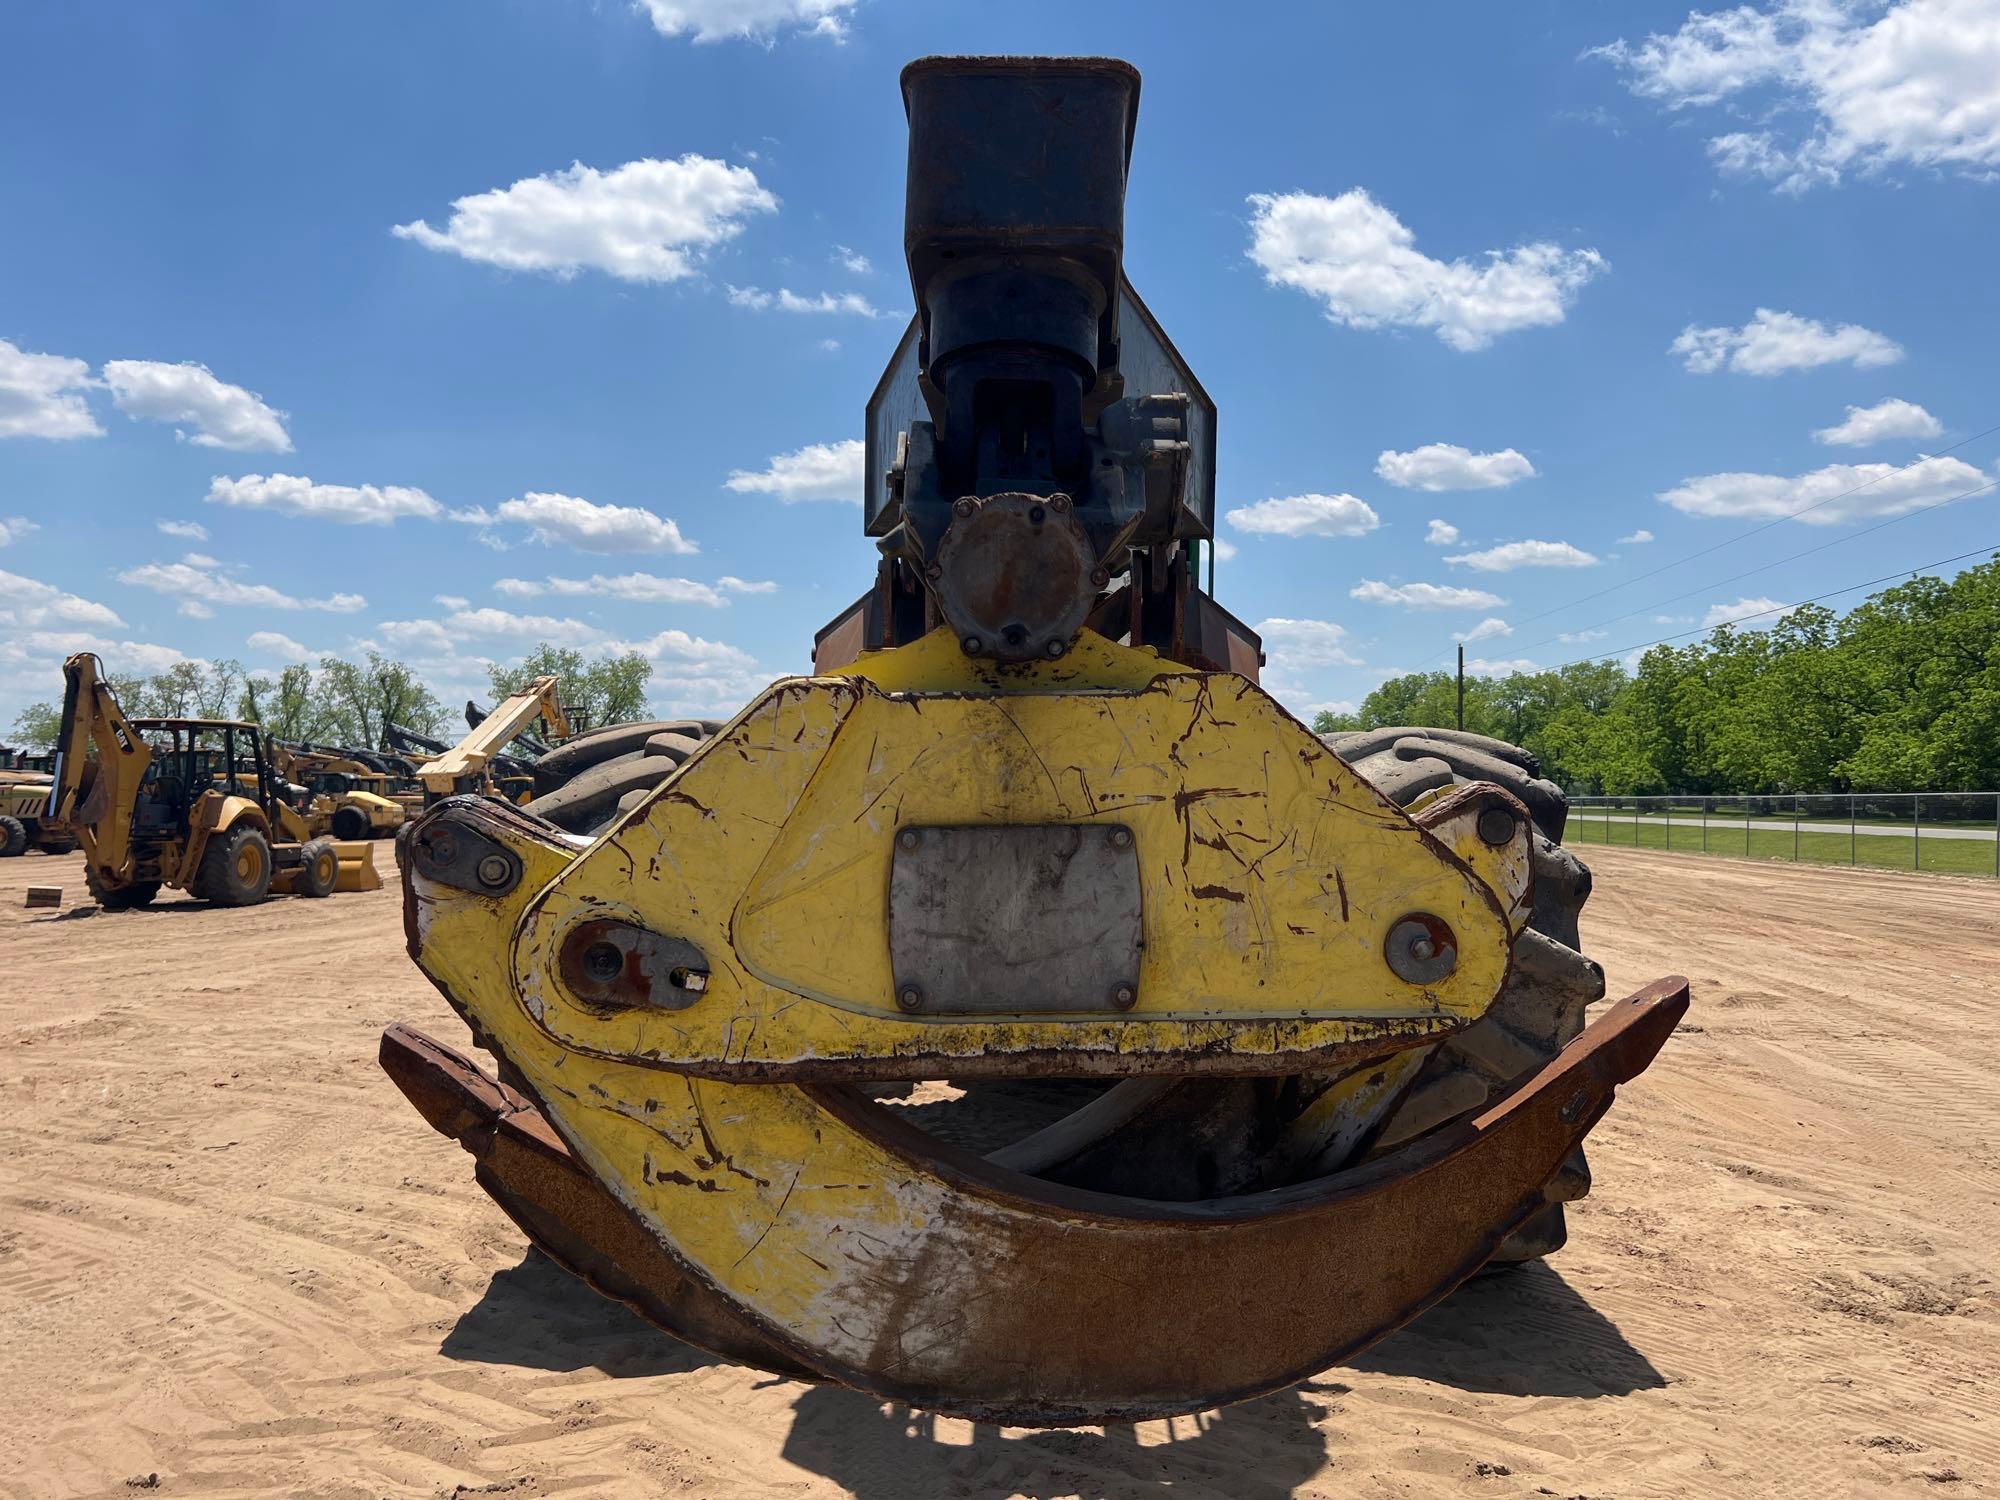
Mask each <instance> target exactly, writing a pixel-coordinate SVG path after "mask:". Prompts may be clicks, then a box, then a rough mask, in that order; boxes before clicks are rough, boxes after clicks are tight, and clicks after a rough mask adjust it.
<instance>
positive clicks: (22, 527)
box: [0, 516, 42, 547]
mask: <svg viewBox="0 0 2000 1500" xmlns="http://www.w3.org/2000/svg"><path fill="white" fill-rule="evenodd" d="M41 529H42V528H41V527H40V526H38V525H37V524H36V523H35V522H33V521H30V520H29V519H28V518H27V517H26V516H8V517H7V518H6V519H5V520H4V521H0V547H5V546H7V545H9V544H10V543H13V542H18V541H20V540H21V538H22V537H24V536H26V535H27V534H28V533H29V532H31V531H40V530H41Z"/></svg>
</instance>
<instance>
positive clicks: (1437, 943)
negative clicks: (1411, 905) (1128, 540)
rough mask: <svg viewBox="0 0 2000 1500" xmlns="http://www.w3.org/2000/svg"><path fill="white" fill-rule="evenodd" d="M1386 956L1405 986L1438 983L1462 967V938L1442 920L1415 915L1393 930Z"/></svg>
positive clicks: (1405, 918) (1386, 948)
mask: <svg viewBox="0 0 2000 1500" xmlns="http://www.w3.org/2000/svg"><path fill="white" fill-rule="evenodd" d="M1382 957H1383V959H1384V961H1385V962H1387V964H1388V965H1389V972H1390V973H1392V974H1394V975H1395V976H1396V977H1397V978H1398V979H1400V980H1402V981H1403V982H1404V983H1405V984H1417V985H1431V984H1437V983H1438V982H1439V981H1441V980H1444V979H1447V978H1449V977H1450V976H1451V973H1452V971H1453V970H1455V969H1456V968H1457V967H1458V938H1457V937H1456V936H1455V935H1454V934H1453V932H1452V930H1451V928H1450V926H1449V925H1447V924H1446V923H1445V922H1444V920H1443V919H1442V918H1439V917H1434V916H1432V915H1431V914H1430V913H1428V912H1412V913H1410V915H1408V916H1407V917H1404V918H1402V919H1401V920H1399V921H1398V922H1397V923H1396V924H1395V925H1394V926H1393V927H1391V928H1390V929H1389V936H1388V939H1387V941H1385V942H1384V943H1383V945H1382Z"/></svg>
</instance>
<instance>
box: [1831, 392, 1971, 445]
mask: <svg viewBox="0 0 2000 1500" xmlns="http://www.w3.org/2000/svg"><path fill="white" fill-rule="evenodd" d="M1943 431H1944V424H1943V423H1942V422H1940V421H1938V419H1937V418H1936V417H1934V416H1932V415H1931V414H1930V413H1929V412H1927V411H1925V410H1924V409H1923V408H1922V407H1921V406H1919V405H1917V403H1916V402H1914V401H1903V400H1899V399H1898V398H1897V397H1895V396H1891V397H1889V399H1888V400H1886V401H1878V402H1876V403H1875V404H1874V405H1873V406H1850V407H1848V408H1847V417H1846V419H1845V420H1844V421H1840V422H1836V423H1835V424H1834V425H1833V426H1831V427H1822V428H1820V429H1819V430H1818V431H1817V432H1815V433H1814V434H1813V437H1814V439H1815V440H1817V441H1819V442H1822V443H1827V444H1830V445H1833V446H1837V447H1842V448H1864V447H1866V446H1867V445H1868V444H1870V443H1886V442H1888V441H1890V440H1891V439H1892V438H1934V437H1936V436H1937V435H1938V434H1939V433H1941V432H1943Z"/></svg>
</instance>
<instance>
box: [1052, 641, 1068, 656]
mask: <svg viewBox="0 0 2000 1500" xmlns="http://www.w3.org/2000/svg"><path fill="white" fill-rule="evenodd" d="M1067 650H1069V645H1068V643H1067V642H1065V641H1050V642H1049V660H1050V661H1054V660H1055V659H1056V658H1057V657H1058V656H1061V655H1062V654H1063V653H1064V652H1065V651H1067Z"/></svg>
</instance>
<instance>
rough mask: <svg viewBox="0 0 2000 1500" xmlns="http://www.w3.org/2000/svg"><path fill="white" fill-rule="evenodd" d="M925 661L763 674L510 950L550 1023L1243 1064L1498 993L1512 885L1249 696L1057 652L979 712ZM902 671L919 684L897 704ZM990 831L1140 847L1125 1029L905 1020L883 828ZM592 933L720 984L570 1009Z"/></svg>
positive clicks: (794, 1057) (607, 1031) (769, 1058)
mask: <svg viewBox="0 0 2000 1500" xmlns="http://www.w3.org/2000/svg"><path fill="white" fill-rule="evenodd" d="M941 644H942V647H943V648H946V649H943V650H941V649H939V647H940V637H932V638H931V639H929V640H927V641H926V642H923V643H920V644H919V645H917V646H914V647H907V648H904V650H903V651H899V652H891V653H883V654H881V655H880V656H878V657H876V658H874V659H873V660H872V661H871V662H870V664H869V666H868V669H867V671H866V673H865V675H864V674H855V675H852V676H847V677H838V678H818V679H792V680H789V681H787V682H783V683H780V684H778V685H776V686H775V687H773V688H772V689H771V690H770V691H769V692H768V693H766V694H765V696H764V697H763V698H762V699H761V700H759V702H758V703H756V704H755V705H753V706H752V707H751V709H749V710H748V711H746V712H745V713H744V714H742V715H739V716H738V718H737V719H736V720H735V721H734V722H732V723H731V724H730V725H729V726H728V727H727V728H726V729H725V730H724V732H723V733H722V734H721V735H720V736H718V737H717V739H716V740H715V741H712V742H711V743H710V744H709V745H708V746H707V747H705V748H704V750H703V752H702V753H701V754H700V755H699V756H697V757H695V758H694V759H691V760H690V761H689V762H688V763H687V764H686V765H685V766H683V767H682V769H681V771H680V773H679V774H678V775H677V776H676V777H675V778H674V779H673V780H672V781H670V782H668V783H667V784H666V785H665V786H663V787H662V788H661V789H660V790H659V791H658V792H657V793H655V794H654V796H653V797H652V798H651V799H650V800H649V801H648V802H647V803H646V804H645V805H644V806H642V807H641V808H640V809H637V810H635V811H634V812H633V813H632V814H630V815H628V816H627V818H626V819H625V820H624V822H623V823H622V825H621V826H620V827H619V828H618V829H616V830H615V831H614V832H613V833H612V834H611V835H610V836H608V837H607V838H605V839H604V840H602V841H600V842H599V843H598V844H597V845H596V846H595V847H594V848H593V849H591V850H590V852H589V853H587V854H585V855H584V856H583V857H582V858H580V859H579V860H578V861H577V862H576V864H575V865H574V866H573V867H572V868H571V869H569V870H568V871H566V872H565V873H564V875H563V876H562V878H561V879H560V880H559V881H557V882H555V883H554V884H553V885H551V887H550V888H549V889H548V890H547V891H546V892H545V893H543V895H542V896H541V897H540V898H539V899H538V900H537V902H536V903H535V905H534V906H533V907H532V908H531V910H530V912H529V915H528V918H527V920H526V921H525V922H524V923H523V925H522V929H521V933H520V936H519V940H518V942H517V945H516V952H515V955H514V965H515V973H516V978H517V982H518V983H519V984H520V986H521V988H522V991H523V994H524V995H525V996H526V997H527V1001H528V1005H529V1008H530V1010H531V1012H532V1013H533V1014H534V1015H535V1016H536V1017H537V1019H538V1020H539V1021H540V1022H541V1024H542V1025H543V1026H544V1027H545V1028H546V1029H547V1030H548V1031H549V1033H550V1034H551V1035H552V1036H554V1037H556V1038H557V1039H559V1040H561V1041H563V1042H565V1043H567V1044H569V1045H571V1046H573V1047H576V1048H578V1049H580V1050H587V1051H590V1052H593V1053H596V1054H598V1055H601V1056H631V1057H638V1058H643V1059H647V1060H651V1061H655V1062H659V1063H662V1064H666V1065H669V1066H671V1065H673V1064H675V1063H687V1062H705V1063H711V1064H713V1063H725V1064H742V1063H749V1064H756V1065H764V1066H770V1065H782V1064H786V1063H791V1062H798V1061H803V1060H818V1059H879V1058H887V1057H897V1056H915V1055H921V1056H923V1057H926V1058H934V1059H938V1060H940V1063H942V1061H943V1060H946V1059H950V1058H963V1057H969V1056H986V1057H991V1056H994V1055H996V1054H1004V1053H1008V1052H1028V1051H1037V1050H1041V1049H1045V1048H1050V1047H1059V1048H1062V1049H1064V1050H1065V1051H1066V1052H1067V1053H1069V1054H1070V1055H1071V1056H1073V1057H1086V1056H1089V1055H1091V1054H1099V1055H1114V1056H1115V1055H1123V1056H1126V1057H1128V1058H1129V1057H1131V1056H1133V1055H1136V1054H1152V1055H1156V1056H1164V1055H1171V1054H1176V1053H1183V1052H1186V1051H1190V1050H1193V1049H1196V1048H1200V1049H1202V1050H1204V1051H1205V1052H1207V1053H1209V1054H1210V1055H1214V1054H1216V1053H1226V1054H1230V1055H1235V1056H1242V1057H1246V1058H1247V1057H1255V1056H1268V1055H1271V1054H1274V1053H1287V1054H1296V1053H1300V1052H1306V1051H1310V1050H1313V1049H1326V1048H1329V1047H1332V1046H1334V1045H1337V1044H1340V1043H1343V1042H1348V1041H1352V1040H1354V1039H1356V1038H1363V1037H1367V1036H1370V1035H1374V1034H1378V1033H1382V1032H1393V1033H1394V1035H1395V1039H1396V1041H1397V1042H1399V1043H1407V1042H1411V1041H1419V1040H1423V1039H1425V1038H1426V1037H1434V1036H1436V1035H1438V1034H1440V1033H1441V1032H1443V1031H1446V1030H1450V1029H1454V1028H1455V1027H1456V1026H1457V1025H1460V1024H1463V1023H1464V1022H1466V1021H1468V1020H1471V1019H1474V1018H1476V1017H1477V1016H1478V1015H1480V1014H1481V1013H1482V1012H1483V1011H1484V1010H1485V1008H1486V1007H1487V1005H1488V1004H1489V1003H1490V1002H1491V1001H1492V999H1493V997H1494V995H1495V994H1496V993H1497V992H1498V990H1499V988H1500V985H1501V983H1502V982H1503V981H1504V978H1505V975H1506V970H1507V963H1508V951H1509V942H1510V938H1511V933H1510V932H1509V930H1508V923H1507V919H1506V914H1505V907H1506V900H1505V893H1500V892H1495V891H1494V890H1492V889H1491V888H1489V887H1488V886H1487V884H1486V883H1485V882H1484V881H1482V880H1481V879H1480V878H1479V877H1478V876H1477V875H1476V874H1475V873H1474V872H1473V870H1472V869H1471V868H1469V867H1468V866H1467V865H1466V864H1465V863H1464V862H1463V861H1460V860H1457V859H1454V858H1452V857H1451V856H1450V855H1448V854H1447V853H1445V851H1444V849H1443V847H1442V846H1441V845H1439V844H1438V843H1436V842H1434V841H1432V840H1430V839H1429V838H1427V837H1426V836H1425V835H1424V834H1422V833H1421V832H1419V830H1418V829H1417V828H1416V827H1415V825H1413V824H1412V823H1411V822H1410V821H1409V819H1408V818H1406V817H1405V816H1404V815H1403V814H1402V813H1401V812H1400V811H1398V810H1397V809H1396V808H1395V807H1394V806H1393V805H1391V804H1390V803H1389V802H1387V801H1386V800H1385V799H1384V798H1383V797H1382V796H1381V795H1380V794H1379V793H1377V792H1376V791H1375V790H1374V789H1373V788H1372V787H1370V786H1368V785H1367V784H1366V783H1365V782H1363V781H1361V780H1360V779H1359V778H1357V777H1356V776H1354V775H1353V773H1352V772H1350V771H1348V769H1347V768H1346V767H1345V766H1344V765H1342V764H1341V762H1340V761H1339V760H1338V759H1336V758H1335V757H1334V756H1333V755H1332V754H1331V753H1329V752H1328V751H1326V750H1325V749H1324V748H1323V747H1322V746H1321V745H1320V744H1319V742H1318V741H1317V740H1316V739H1314V738H1313V736H1312V735H1311V734H1310V733H1309V732H1307V731H1306V730H1305V729H1304V728H1303V727H1302V726H1300V725H1299V724H1298V723H1297V722H1296V721H1295V720H1293V719H1291V718H1290V717H1289V716H1288V715H1287V714H1285V712H1284V711H1283V709H1281V708H1280V707H1279V706H1278V705H1277V704H1276V703H1275V702H1274V701H1273V700H1272V699H1271V698H1269V697H1268V696H1267V695H1266V694H1264V693H1263V692H1262V691H1261V690H1259V689H1258V688H1256V687H1255V686H1253V685H1252V684H1250V683H1248V682H1246V681H1245V680H1244V679H1242V678H1240V677H1237V676H1234V675H1233V674H1227V673H1217V674H1207V673H1197V672H1191V671H1186V670H1184V669H1180V668H1173V669H1172V670H1165V671H1163V670H1161V664H1160V663H1159V661H1158V660H1157V659H1156V658H1154V657H1152V656H1151V655H1150V653H1143V652H1135V651H1132V650H1129V649H1128V648H1125V647H1120V646H1114V645H1112V644H1110V643H1108V642H1104V641H1101V640H1099V639H1097V638H1095V637H1088V636H1086V637H1085V640H1084V643H1083V644H1081V645H1080V646H1079V648H1078V650H1077V652H1075V653H1073V656H1074V657H1075V658H1076V659H1077V660H1078V661H1079V664H1080V665H1081V666H1082V667H1083V668H1084V669H1085V670H1086V672H1087V674H1088V675H1091V676H1095V677H1098V678H1102V679H1108V680H1109V682H1110V683H1111V684H1112V685H1111V687H1110V688H1109V690H1092V689H1090V688H1089V687H1088V686H1087V685H1086V684H1084V683H1083V682H1081V681H1079V680H1078V679H1077V678H1076V677H1074V676H1072V675H1069V674H1067V673H1066V672H1065V670H1064V664H1063V663H1049V664H1038V665H1037V666H1035V667H1032V668H1029V669H1025V670H1023V671H1021V672H1019V673H1017V674H1015V675H1014V676H1013V677H1011V678H1010V679H1009V681H1010V683H1011V687H1010V690H1009V691H1007V692H1005V693H993V692H987V691H981V690H980V689H981V688H982V687H983V686H984V685H985V683H986V681H987V679H988V678H990V677H991V676H992V675H994V669H992V668H990V667H984V666H977V665H975V664H971V663H967V662H966V659H965V658H964V657H963V656H962V655H961V654H960V653H959V652H958V650H957V647H956V645H955V643H953V642H951V641H950V639H949V637H948V635H946V636H942V641H941ZM906 652H907V653H909V654H910V655H911V657H912V660H911V661H910V662H908V663H902V664H897V663H895V662H894V658H897V657H901V656H903V655H904V654H905V653H906ZM954 660H955V661H956V662H958V663H960V664H962V665H961V667H960V668H959V669H958V673H957V675H956V676H954V675H953V673H952V670H951V662H952V661H954ZM892 667H893V668H894V670H892ZM903 682H919V683H922V684H923V688H922V690H921V691H916V690H909V689H898V690H895V691H889V690H885V684H897V683H903ZM1035 683H1039V684H1040V690H1036V689H1035V687H1034V686H1033V684H1035ZM984 822H993V823H1084V824H1087V823H1114V822H1115V823H1120V824H1123V825H1125V826H1126V827H1129V828H1130V829H1131V830H1132V831H1133V833H1134V836H1135V839H1136V844H1137V850H1138V856H1139V868H1140V874H1141V885H1142V907H1143V923H1144V938H1145V946H1144V951H1143V955H1142V959H1141V969H1140V975H1139V986H1138V989H1139V1000H1138V1004H1137V1005H1136V1007H1135V1008H1134V1009H1133V1010H1132V1011H1130V1012H1129V1013H1126V1014H1124V1015H1116V1014H1097V1015H1091V1016H1076V1017H1067V1016H1054V1017H1052V1016H1047V1015H1033V1016H1017V1017H1007V1016H999V1017H991V1016H982V1017H980V1018H979V1019H978V1020H976V1021H967V1020H949V1019H941V1018H930V1017H909V1016H905V1015H904V1014H903V1013H902V1012H901V1011H900V1010H899V1009H898V1008H897V1007H896V1005H895V1002H894V997H893V985H892V976H891V971H890V960H889V949H888V925H889V912H888V887H889V868H890V861H891V859H892V857H893V850H894V840H895V834H896V831H897V830H898V829H899V828H901V827H904V826H908V825H934V824H963V823H984ZM1416 911H1422V912H1429V913H1432V914H1434V915H1436V916H1439V917H1441V918H1443V919H1444V920H1445V921H1446V922H1448V923H1449V924H1450V925H1451V926H1452V928H1453V930H1454V931H1455V932H1456V933H1457V935H1458V940H1459V950H1458V951H1459V962H1458V966H1457V968H1456V969H1455V971H1454V972H1453V973H1452V974H1451V975H1450V976H1448V977H1446V978H1445V979H1442V980H1440V981H1438V982H1436V983H1434V984H1432V985H1430V986H1425V987H1419V986H1414V985H1411V984H1408V983H1406V982H1405V981H1403V980H1401V979H1398V978H1397V977H1396V976H1395V975H1394V974H1393V973H1392V972H1391V971H1390V970H1389V968H1388V966H1387V964H1386V962H1385V961H1384V959H1383V956H1382V955H1383V945H1384V941H1385V939H1386V937H1387V934H1388V932H1389V929H1390V927H1391V926H1392V925H1393V924H1394V923H1395V922H1396V921H1397V920H1398V919H1399V918H1401V917H1403V916H1405V915H1407V914H1409V913H1411V912H1416ZM605 916H612V917H621V918H624V919H626V920H630V921H632V922H635V923H637V924H639V925H641V926H644V927H646V928H649V929H651V930H653V931H656V932H662V933H666V934H669V935H672V936H674V937H678V938H683V939H686V940H687V941H690V942H692V943H694V944H695V945H696V946H697V947H698V948H700V949H701V950H702V952H703V954H704V955H705V956H706V957H707V959H708V961H709V964H710V966H711V978H710V982H709V986H708V989H707V991H706V993H705V994H704V995H703V997H702V998H701V999H700V1000H699V1001H698V1002H696V1003H695V1004H694V1005H693V1006H692V1007H691V1008H689V1009H687V1010H683V1011H675V1012H660V1011H653V1010H634V1011H626V1012H621V1013H617V1014H613V1015H608V1016H607V1015H606V1014H604V1013H602V1012H601V1011H597V1010H594V1009H592V1008H589V1007H586V1006H584V1005H581V1004H579V1003H577V1002H576V1001H575V1000H574V999H573V998H572V997H571V996H570V995H569V994H568V992H567V991H566V990H565V989H564V987H563V985H562V984H561V982H560V980H559V978H557V977H555V970H556V968H557V965H556V959H555V956H556V954H557V953H558V952H559V951H560V949H561V945H562V942H563V940H564V938H565V937H566V935H567V934H568V932H569V931H570V930H572V929H573V927H574V926H575V925H576V924H577V923H579V922H582V921H585V920H590V919H595V918H601V917H605ZM1385 1050H1386V1049H1385Z"/></svg>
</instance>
